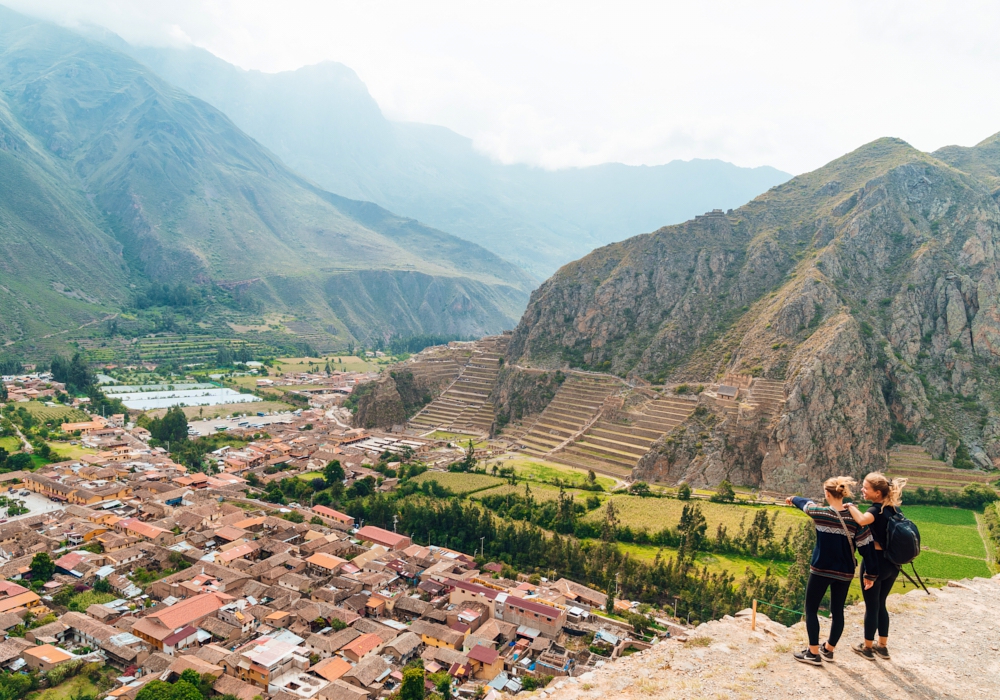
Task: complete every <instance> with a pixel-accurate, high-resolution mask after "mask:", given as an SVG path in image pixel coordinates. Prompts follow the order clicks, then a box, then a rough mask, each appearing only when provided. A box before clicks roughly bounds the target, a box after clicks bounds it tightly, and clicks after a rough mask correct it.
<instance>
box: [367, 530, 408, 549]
mask: <svg viewBox="0 0 1000 700" xmlns="http://www.w3.org/2000/svg"><path fill="white" fill-rule="evenodd" d="M356 534H357V537H358V539H362V540H368V541H369V542H375V543H377V544H384V545H387V546H389V547H393V548H395V547H398V546H399V545H401V544H402V543H403V542H406V541H407V540H409V539H410V538H409V537H407V536H406V535H400V534H397V533H395V532H389V531H388V530H383V529H382V528H380V527H375V526H374V525H365V526H364V527H363V528H361V529H360V530H358V531H357V533H356Z"/></svg>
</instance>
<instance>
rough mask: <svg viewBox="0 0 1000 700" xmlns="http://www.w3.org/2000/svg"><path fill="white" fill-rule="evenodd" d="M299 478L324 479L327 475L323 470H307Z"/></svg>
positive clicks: (305, 479)
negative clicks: (324, 474)
mask: <svg viewBox="0 0 1000 700" xmlns="http://www.w3.org/2000/svg"><path fill="white" fill-rule="evenodd" d="M298 478H300V479H302V480H303V481H312V480H313V479H323V478H325V477H324V476H323V473H322V472H306V473H305V474H299V477H298Z"/></svg>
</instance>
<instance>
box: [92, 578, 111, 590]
mask: <svg viewBox="0 0 1000 700" xmlns="http://www.w3.org/2000/svg"><path fill="white" fill-rule="evenodd" d="M94 591H96V592H97V593H110V592H111V584H110V583H108V580H107V579H106V578H99V579H97V580H96V581H94Z"/></svg>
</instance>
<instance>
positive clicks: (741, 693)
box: [543, 575, 1000, 700]
mask: <svg viewBox="0 0 1000 700" xmlns="http://www.w3.org/2000/svg"><path fill="white" fill-rule="evenodd" d="M888 605H889V610H890V613H891V614H892V622H891V627H890V634H889V649H890V651H891V653H892V660H891V661H887V662H883V661H881V660H879V661H866V660H865V659H862V658H861V657H860V656H858V655H856V654H854V653H853V652H851V651H850V649H849V647H850V645H852V644H854V643H856V642H858V641H860V640H861V638H862V632H861V629H862V628H861V623H862V618H863V615H864V606H863V604H859V605H855V606H852V607H851V608H849V609H848V612H847V624H846V629H845V632H844V637H843V638H842V639H841V641H840V644H839V645H838V648H837V651H836V662H835V663H832V664H824V665H823V667H822V668H815V667H811V666H806V665H804V664H800V663H798V662H796V661H795V660H794V659H792V655H791V652H792V651H797V650H799V649H802V648H803V647H804V646H805V644H806V641H805V640H806V636H805V626H804V625H803V624H802V623H799V624H797V625H794V626H793V627H791V628H786V627H784V626H782V625H779V624H777V623H774V622H771V621H769V620H768V619H767V618H766V617H764V616H762V615H758V618H757V619H758V625H757V631H756V632H751V631H750V620H749V618H748V617H737V618H735V619H734V618H728V619H725V620H719V621H715V622H709V623H706V624H703V625H701V626H699V627H698V628H697V629H696V630H695V632H694V633H693V634H692V637H693V638H695V639H696V642H695V643H692V642H691V641H688V642H686V643H685V642H678V641H675V640H668V641H665V642H661V643H660V644H658V645H656V646H654V647H653V648H651V649H649V650H648V651H644V652H640V653H637V654H634V655H632V656H631V657H629V658H626V659H622V660H620V661H616V662H614V663H611V664H608V665H607V666H605V667H604V668H602V669H598V670H596V671H593V672H590V673H587V674H584V675H583V676H580V677H579V678H574V679H562V680H559V679H557V681H554V682H553V684H552V685H550V686H549V688H547V689H546V690H545V691H543V694H544V695H545V696H546V700H622V699H629V700H650V699H654V698H655V699H657V700H658V699H660V698H664V699H668V698H676V699H678V700H680V699H681V698H684V699H689V700H694V699H695V698H741V699H742V698H746V699H751V698H766V699H767V700H788V699H791V698H795V699H796V700H799V699H801V698H818V699H820V700H840V699H841V698H844V699H848V700H863V699H867V698H872V699H875V698H877V699H879V700H884V699H892V700H896V699H899V700H936V699H938V698H941V699H944V698H955V699H956V700H957V699H959V698H963V699H964V698H995V697H998V696H1000V689H998V688H1000V680H998V679H1000V614H998V611H1000V575H998V576H996V577H994V578H993V579H982V578H977V579H972V580H964V581H962V582H959V583H957V584H955V585H949V586H946V587H944V588H941V589H931V595H927V594H925V593H924V592H923V591H922V590H916V591H910V592H909V593H906V594H903V595H893V596H890V598H889V604H888ZM822 625H823V633H824V634H825V632H826V630H827V629H828V628H829V626H828V622H827V621H826V620H822ZM699 638H700V640H701V641H702V642H703V643H704V644H705V646H701V645H699V644H698V643H697V640H698V639H699ZM821 638H822V637H821ZM557 686H559V687H558V688H557Z"/></svg>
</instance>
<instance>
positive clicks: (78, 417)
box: [17, 401, 90, 423]
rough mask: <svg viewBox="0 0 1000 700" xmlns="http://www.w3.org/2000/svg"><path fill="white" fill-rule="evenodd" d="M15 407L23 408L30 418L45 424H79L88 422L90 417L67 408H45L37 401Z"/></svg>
mask: <svg viewBox="0 0 1000 700" xmlns="http://www.w3.org/2000/svg"><path fill="white" fill-rule="evenodd" d="M17 406H18V408H22V407H23V408H24V410H26V411H27V412H28V413H30V414H31V416H32V418H35V419H36V420H39V421H41V422H43V423H47V422H48V421H50V420H51V421H56V422H58V423H79V422H83V421H89V420H90V416H88V415H87V414H86V413H85V412H84V411H81V410H80V409H79V408H71V407H69V406H46V405H45V404H43V403H39V402H38V401H27V402H24V403H19V404H18V405H17Z"/></svg>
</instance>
